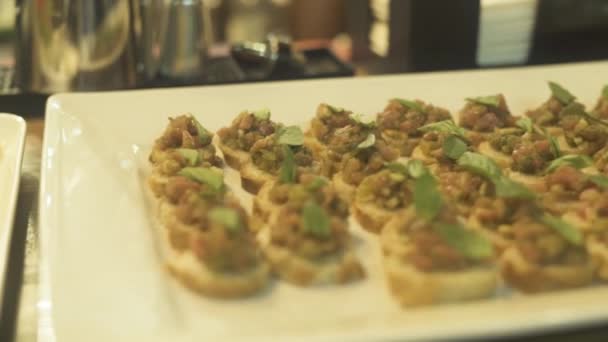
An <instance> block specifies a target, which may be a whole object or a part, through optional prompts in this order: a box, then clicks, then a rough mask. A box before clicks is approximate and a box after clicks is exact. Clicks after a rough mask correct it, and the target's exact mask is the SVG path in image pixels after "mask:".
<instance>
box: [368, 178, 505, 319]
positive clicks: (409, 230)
mask: <svg viewBox="0 0 608 342" xmlns="http://www.w3.org/2000/svg"><path fill="white" fill-rule="evenodd" d="M429 177H431V178H429ZM416 182H417V184H416V191H415V193H414V205H412V206H410V207H408V209H406V210H405V211H403V212H401V213H400V214H398V215H396V216H395V217H393V218H392V219H391V221H389V222H388V223H387V224H386V226H385V227H384V228H383V229H382V232H381V235H380V243H381V246H382V251H383V254H384V258H383V260H384V261H383V263H384V270H385V274H386V277H387V280H388V284H389V288H390V290H391V292H392V294H393V295H394V297H396V299H397V300H398V301H399V303H400V304H401V305H403V306H406V307H410V306H423V305H432V304H442V303H450V302H459V301H467V300H474V299H480V298H486V297H490V296H492V295H493V294H494V292H495V290H496V286H497V282H498V277H497V271H496V269H495V268H494V267H493V265H492V263H491V258H492V256H493V254H494V252H493V249H492V245H491V244H490V243H489V242H488V241H487V240H486V239H484V238H483V237H482V236H481V235H479V234H477V233H476V232H474V231H471V230H469V229H467V228H466V227H465V226H464V225H463V224H462V223H461V222H460V221H459V219H458V216H457V214H456V213H455V212H454V211H453V210H451V208H450V207H449V206H447V205H446V204H445V203H447V202H445V201H443V200H442V199H441V195H440V194H439V192H438V189H437V185H436V184H435V183H434V181H433V178H432V176H431V175H430V174H426V175H423V176H421V177H419V178H417V180H416Z"/></svg>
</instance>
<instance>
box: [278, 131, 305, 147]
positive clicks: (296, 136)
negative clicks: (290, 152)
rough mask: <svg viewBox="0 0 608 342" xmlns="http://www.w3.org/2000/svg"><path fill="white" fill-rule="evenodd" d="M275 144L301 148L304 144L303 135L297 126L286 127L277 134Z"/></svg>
mask: <svg viewBox="0 0 608 342" xmlns="http://www.w3.org/2000/svg"><path fill="white" fill-rule="evenodd" d="M277 135H278V139H277V142H278V143H279V144H281V145H291V146H301V145H302V144H304V133H302V129H301V128H300V127H298V126H287V127H283V128H281V129H279V131H278V132H277Z"/></svg>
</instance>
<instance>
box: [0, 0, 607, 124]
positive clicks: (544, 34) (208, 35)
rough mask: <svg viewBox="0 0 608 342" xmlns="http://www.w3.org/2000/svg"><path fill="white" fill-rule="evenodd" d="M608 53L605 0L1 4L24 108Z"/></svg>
mask: <svg viewBox="0 0 608 342" xmlns="http://www.w3.org/2000/svg"><path fill="white" fill-rule="evenodd" d="M607 57H608V1H606V0H450V1H445V0H98V1H77V0H73V1H71V0H0V111H11V110H12V111H13V112H15V111H16V112H18V113H19V112H22V111H27V112H39V111H40V110H41V108H43V107H40V103H42V104H43V103H44V99H45V96H46V95H48V94H51V93H54V92H60V91H91V90H108V89H125V88H149V87H167V86H181V85H193V84H197V85H202V84H219V83H235V82H256V81H267V80H277V79H303V78H319V77H341V76H342V77H350V76H359V75H369V74H385V73H405V72H421V71H435V70H457V69H475V68H490V67H505V66H515V65H534V64H547V63H560V62H575V61H586V60H596V59H605V58H607ZM23 94H30V95H32V94H37V95H40V96H39V97H38V98H37V99H39V100H40V101H42V102H40V101H38V102H36V101H34V102H35V103H34V102H32V106H25V107H24V106H23V105H22V104H19V106H18V107H19V108H16V105H15V104H14V101H16V100H18V99H19V98H20V96H21V95H23ZM31 99H32V98H31V97H30V100H31Z"/></svg>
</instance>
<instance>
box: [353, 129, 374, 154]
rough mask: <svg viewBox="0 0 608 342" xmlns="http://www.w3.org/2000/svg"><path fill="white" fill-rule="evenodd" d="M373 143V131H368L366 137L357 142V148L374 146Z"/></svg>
mask: <svg viewBox="0 0 608 342" xmlns="http://www.w3.org/2000/svg"><path fill="white" fill-rule="evenodd" d="M375 143H376V136H375V135H374V133H370V134H369V135H368V136H367V138H365V140H363V141H362V142H360V143H359V145H357V148H358V149H361V150H362V149H365V148H369V147H372V146H374V144H375Z"/></svg>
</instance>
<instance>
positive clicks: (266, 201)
mask: <svg viewBox="0 0 608 342" xmlns="http://www.w3.org/2000/svg"><path fill="white" fill-rule="evenodd" d="M273 186H274V182H268V183H266V184H264V186H262V188H261V189H260V191H259V192H258V194H257V195H256V196H255V197H254V198H253V209H252V210H253V213H252V215H251V227H252V229H253V230H254V231H256V232H259V231H260V230H261V229H262V228H263V227H264V226H266V225H269V224H271V222H272V221H273V220H274V218H276V216H277V215H278V213H279V211H280V207H279V206H277V205H275V204H274V203H272V201H271V200H270V190H272V187H273Z"/></svg>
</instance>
